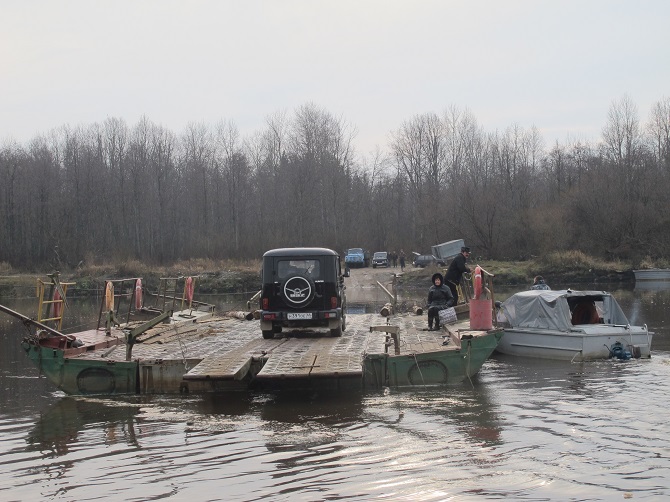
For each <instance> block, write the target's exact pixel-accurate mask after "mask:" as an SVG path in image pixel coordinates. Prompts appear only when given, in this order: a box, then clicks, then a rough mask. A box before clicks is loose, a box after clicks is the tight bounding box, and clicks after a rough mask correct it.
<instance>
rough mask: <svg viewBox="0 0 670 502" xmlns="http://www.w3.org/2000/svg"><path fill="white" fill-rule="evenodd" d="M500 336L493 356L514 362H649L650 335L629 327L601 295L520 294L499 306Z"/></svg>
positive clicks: (610, 299) (616, 306) (608, 297)
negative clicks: (520, 358) (505, 356)
mask: <svg viewBox="0 0 670 502" xmlns="http://www.w3.org/2000/svg"><path fill="white" fill-rule="evenodd" d="M497 320H498V325H499V326H501V327H503V329H504V335H503V337H502V340H501V341H500V343H499V344H498V346H497V348H496V351H497V352H500V353H502V354H509V355H515V356H525V357H536V358H543V359H565V360H570V361H584V360H593V359H608V358H612V357H616V358H618V359H630V358H640V357H643V358H649V357H651V340H652V337H653V333H652V332H651V331H649V329H648V328H647V326H646V325H643V326H634V325H631V324H630V322H629V321H628V318H627V317H626V315H625V314H624V312H623V310H622V309H621V307H620V306H619V303H618V302H617V301H616V299H615V298H614V297H613V296H612V295H611V294H610V293H607V292H605V291H575V290H571V289H568V290H557V291H551V290H549V291H544V290H539V291H537V290H534V291H522V292H520V293H516V294H514V295H512V296H511V297H509V298H508V299H507V300H505V301H504V302H503V303H502V304H500V306H499V309H498V312H497Z"/></svg>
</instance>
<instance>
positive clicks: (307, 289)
mask: <svg viewBox="0 0 670 502" xmlns="http://www.w3.org/2000/svg"><path fill="white" fill-rule="evenodd" d="M282 293H283V294H284V298H286V301H287V302H288V305H289V306H291V307H305V306H306V305H308V304H309V303H310V302H311V301H312V298H313V297H314V283H313V282H312V281H311V280H309V279H308V278H307V277H303V276H302V275H294V276H293V277H289V278H288V279H286V281H285V282H284V285H283V287H282Z"/></svg>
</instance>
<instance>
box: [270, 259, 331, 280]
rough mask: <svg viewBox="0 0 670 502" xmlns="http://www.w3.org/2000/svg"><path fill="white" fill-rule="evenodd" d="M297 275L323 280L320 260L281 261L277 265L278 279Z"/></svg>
mask: <svg viewBox="0 0 670 502" xmlns="http://www.w3.org/2000/svg"><path fill="white" fill-rule="evenodd" d="M295 274H300V275H304V276H307V277H311V278H312V279H321V266H320V265H319V260H280V261H279V262H278V263H277V277H279V278H280V279H285V278H286V277H289V276H291V275H295Z"/></svg>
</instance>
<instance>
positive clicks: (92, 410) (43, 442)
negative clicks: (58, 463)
mask: <svg viewBox="0 0 670 502" xmlns="http://www.w3.org/2000/svg"><path fill="white" fill-rule="evenodd" d="M138 415H139V407H138V406H137V405H133V404H130V403H106V402H104V401H101V400H89V399H84V398H71V397H65V398H62V399H60V400H58V401H57V402H56V403H54V404H53V405H52V406H51V407H50V408H49V409H47V410H46V412H44V413H42V414H40V416H39V419H38V420H37V422H36V424H35V427H34V429H33V430H32V431H31V432H30V434H29V435H28V438H27V442H28V445H29V446H28V449H29V450H39V451H42V452H50V453H51V455H49V456H51V457H58V456H61V455H65V454H67V453H69V451H70V450H71V449H72V447H73V445H74V444H75V443H77V442H78V437H79V435H80V434H86V432H87V431H88V430H90V429H91V428H96V427H99V428H100V429H101V430H102V431H103V432H104V435H105V438H106V439H105V441H106V442H107V443H109V444H116V443H118V442H123V443H125V444H127V445H129V446H138V442H137V437H136V434H135V422H136V420H137V416H138Z"/></svg>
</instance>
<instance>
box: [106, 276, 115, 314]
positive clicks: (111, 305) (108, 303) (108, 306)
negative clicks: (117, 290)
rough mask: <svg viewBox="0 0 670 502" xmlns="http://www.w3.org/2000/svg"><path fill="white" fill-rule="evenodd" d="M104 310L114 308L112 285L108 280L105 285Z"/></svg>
mask: <svg viewBox="0 0 670 502" xmlns="http://www.w3.org/2000/svg"><path fill="white" fill-rule="evenodd" d="M105 310H106V311H107V312H109V311H110V310H114V285H113V284H112V283H111V282H109V281H108V282H107V284H106V285H105Z"/></svg>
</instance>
